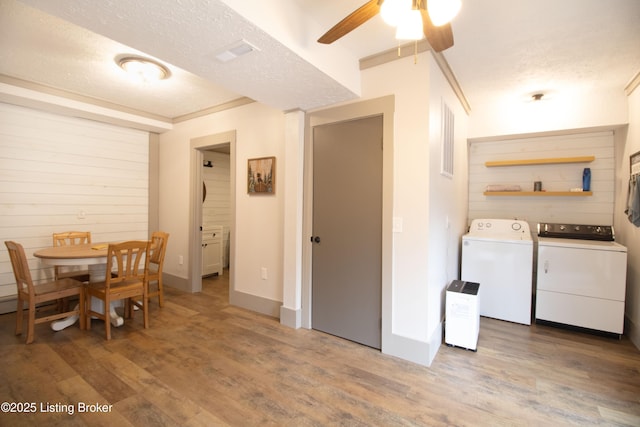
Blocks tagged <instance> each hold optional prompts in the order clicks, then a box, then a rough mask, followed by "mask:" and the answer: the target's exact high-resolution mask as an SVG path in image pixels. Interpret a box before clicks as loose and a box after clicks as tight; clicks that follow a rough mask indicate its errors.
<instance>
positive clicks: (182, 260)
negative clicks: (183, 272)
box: [178, 255, 184, 265]
mask: <svg viewBox="0 0 640 427" xmlns="http://www.w3.org/2000/svg"><path fill="white" fill-rule="evenodd" d="M183 263H184V257H183V256H182V255H178V265H182V264H183Z"/></svg>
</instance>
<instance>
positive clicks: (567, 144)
mask: <svg viewBox="0 0 640 427" xmlns="http://www.w3.org/2000/svg"><path fill="white" fill-rule="evenodd" d="M580 156H595V160H594V161H593V162H591V163H571V164H551V165H527V166H503V167H486V166H485V162H487V161H497V160H526V159H543V158H554V157H580ZM587 167H588V168H590V169H591V189H592V191H593V196H587V197H576V196H572V197H557V196H485V195H484V194H483V192H484V191H485V189H486V188H487V185H495V184H498V185H519V186H520V187H521V188H522V190H523V191H533V182H534V181H541V182H542V187H543V189H544V190H548V191H569V190H570V189H571V188H582V173H583V170H584V168H587ZM614 175H615V159H614V136H613V132H612V131H608V132H595V133H594V132H586V133H578V134H567V135H553V136H539V137H531V138H515V139H507V140H498V141H482V142H471V144H470V146H469V220H472V219H476V218H506V219H516V218H517V219H521V220H526V221H528V222H529V225H530V226H531V229H532V230H535V227H536V225H537V223H539V222H557V223H568V224H600V225H611V224H613V201H614V185H613V183H614ZM540 194H544V193H540Z"/></svg>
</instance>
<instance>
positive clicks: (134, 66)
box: [116, 56, 171, 83]
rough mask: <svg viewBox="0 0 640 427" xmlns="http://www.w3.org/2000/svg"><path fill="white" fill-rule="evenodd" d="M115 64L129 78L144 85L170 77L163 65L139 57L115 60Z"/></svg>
mask: <svg viewBox="0 0 640 427" xmlns="http://www.w3.org/2000/svg"><path fill="white" fill-rule="evenodd" d="M116 63H117V64H118V66H119V67H120V68H122V69H123V70H125V71H126V72H127V73H128V74H129V75H130V76H132V77H134V78H135V79H136V80H139V81H142V82H145V83H149V82H153V81H158V80H163V79H166V78H168V77H169V76H170V75H171V72H169V69H168V68H167V67H165V66H164V65H162V64H160V63H159V62H156V61H154V60H152V59H148V58H142V57H140V56H125V57H121V58H116Z"/></svg>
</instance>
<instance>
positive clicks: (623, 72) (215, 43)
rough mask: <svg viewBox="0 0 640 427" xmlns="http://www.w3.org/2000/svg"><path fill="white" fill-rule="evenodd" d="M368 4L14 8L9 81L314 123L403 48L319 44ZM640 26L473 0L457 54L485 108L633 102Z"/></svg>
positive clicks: (528, 3)
mask: <svg viewBox="0 0 640 427" xmlns="http://www.w3.org/2000/svg"><path fill="white" fill-rule="evenodd" d="M364 2H365V0H325V1H317V0H270V1H269V2H265V1H264V0H261V1H258V0H181V1H174V0H139V1H136V2H131V1H128V0H109V1H101V2H96V1H93V0H74V1H70V0H56V1H51V0H23V1H21V2H18V1H16V0H0V74H3V75H6V76H10V77H14V78H19V79H23V80H27V81H32V82H36V83H40V84H43V85H46V86H50V87H53V88H57V89H61V90H65V91H69V92H74V93H77V94H81V95H85V96H89V97H93V98H97V99H101V100H104V101H108V102H111V103H114V104H118V105H122V106H126V107H129V108H134V109H137V110H140V111H144V112H148V113H153V114H156V115H160V116H163V117H167V118H175V117H179V116H182V115H185V114H189V113H193V112H197V111H200V110H203V109H207V108H210V107H215V106H217V105H220V104H224V103H226V102H229V101H231V100H233V99H236V98H239V97H243V96H246V97H249V98H252V99H255V100H258V101H260V102H263V103H265V104H268V105H271V106H274V107H276V108H279V109H283V110H288V109H294V108H301V109H303V110H307V109H312V108H316V107H319V106H324V105H330V104H333V103H335V102H339V101H343V100H347V99H353V98H355V97H356V96H358V92H359V87H358V82H357V81H356V82H355V83H354V82H353V81H349V78H348V77H346V78H343V77H344V76H348V75H349V73H352V72H353V70H357V61H358V59H359V58H362V57H366V56H369V55H372V54H375V53H378V52H381V51H385V50H387V49H390V48H393V47H394V46H396V42H395V40H394V39H393V30H392V29H390V28H389V27H387V26H385V25H384V24H383V23H382V22H381V19H380V18H379V17H375V18H373V19H372V20H371V21H369V22H367V23H366V24H364V25H363V26H361V27H360V28H358V29H356V30H355V31H353V32H352V33H350V34H348V35H347V36H345V37H343V39H341V40H340V41H339V42H337V43H334V44H332V45H329V46H324V45H318V44H317V43H315V40H316V39H317V38H318V37H319V36H320V35H321V34H322V33H323V32H324V31H326V30H327V29H329V28H330V27H331V26H332V25H334V24H335V23H336V22H338V21H339V20H340V19H342V18H343V17H344V16H345V15H347V14H348V13H350V12H351V11H353V10H354V9H356V8H357V7H359V6H360V5H362V4H363V3H364ZM270 14H271V15H270ZM638 23H640V1H638V0H607V1H604V0H562V1H557V0H513V1H505V0H482V1H479V0H463V8H462V11H461V13H460V15H459V16H458V17H457V18H456V19H455V20H454V22H453V31H454V37H455V45H454V46H453V47H452V48H450V49H448V50H446V51H445V52H444V53H443V54H444V57H445V58H446V60H447V61H448V62H449V64H450V65H451V68H452V69H453V71H454V73H455V75H456V77H457V79H458V81H459V82H460V85H461V87H462V90H463V91H464V94H465V95H466V97H467V99H468V100H469V102H470V104H471V107H472V109H474V108H479V107H480V108H481V107H482V106H483V105H485V104H487V103H489V102H494V100H496V99H504V98H509V97H510V98H522V97H524V96H527V95H529V94H531V93H532V92H537V91H545V92H547V93H550V94H553V93H554V92H560V91H570V90H581V88H587V87H593V86H599V87H603V88H611V89H612V90H623V88H624V86H625V84H626V83H627V82H628V81H629V79H631V78H632V77H633V75H634V74H635V73H636V72H638V70H640V25H638ZM240 39H245V40H247V41H249V42H251V43H252V44H253V45H255V46H257V47H258V49H259V50H258V51H255V52H252V53H250V54H248V55H246V56H244V57H241V58H239V59H238V60H236V61H234V62H230V63H228V64H221V63H219V62H218V61H217V60H216V59H215V58H214V55H215V53H216V52H218V51H219V50H220V49H221V48H223V47H225V46H227V45H229V44H231V43H233V42H236V41H238V40H240ZM136 52H137V53H144V54H146V55H148V56H151V57H153V58H156V59H158V60H160V61H162V62H164V63H165V64H167V65H168V66H169V67H170V68H171V71H172V73H173V75H172V78H171V79H169V80H165V81H162V82H159V83H155V84H148V85H143V86H140V85H135V84H133V83H132V82H130V81H128V80H127V79H126V78H125V76H124V75H123V73H122V72H121V70H120V69H118V67H117V66H115V63H114V61H113V59H114V57H115V56H117V55H119V54H123V53H136ZM323 55H324V59H322V58H323ZM341 73H344V74H341Z"/></svg>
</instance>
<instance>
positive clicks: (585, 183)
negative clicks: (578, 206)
mask: <svg viewBox="0 0 640 427" xmlns="http://www.w3.org/2000/svg"><path fill="white" fill-rule="evenodd" d="M582 191H591V169H590V168H584V171H582Z"/></svg>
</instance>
